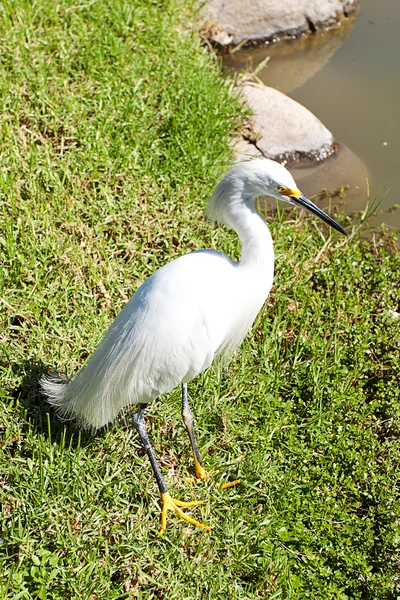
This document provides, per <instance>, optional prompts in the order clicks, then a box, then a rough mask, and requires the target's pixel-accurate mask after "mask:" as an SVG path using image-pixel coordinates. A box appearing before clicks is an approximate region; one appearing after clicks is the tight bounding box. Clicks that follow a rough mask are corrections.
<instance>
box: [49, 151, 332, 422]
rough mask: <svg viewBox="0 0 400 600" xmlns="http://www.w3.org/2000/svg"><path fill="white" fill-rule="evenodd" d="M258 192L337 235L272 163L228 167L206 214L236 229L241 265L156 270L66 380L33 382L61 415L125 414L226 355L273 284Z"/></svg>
mask: <svg viewBox="0 0 400 600" xmlns="http://www.w3.org/2000/svg"><path fill="white" fill-rule="evenodd" d="M261 194H262V195H270V196H273V197H275V198H278V199H281V200H285V201H288V202H294V203H296V204H300V205H302V206H304V207H305V208H307V209H309V210H311V211H312V212H314V213H316V214H318V215H319V216H321V215H323V216H322V218H323V219H324V220H325V221H327V222H329V224H330V225H332V226H333V227H335V228H336V229H339V230H341V231H343V230H342V229H341V228H340V226H338V225H337V224H336V223H335V222H334V221H333V220H332V219H330V217H327V215H325V214H324V213H322V211H320V210H319V209H317V207H315V206H314V205H313V204H312V203H310V201H308V200H306V199H305V198H304V196H302V195H301V194H300V192H299V191H298V189H297V187H296V184H295V182H294V180H293V178H292V176H291V175H290V173H289V172H288V171H287V170H286V169H285V168H284V167H283V166H281V165H280V164H278V163H275V162H273V161H270V160H266V159H256V160H253V161H250V162H246V163H241V164H239V165H236V166H235V167H233V168H232V169H231V171H229V172H228V173H227V174H226V175H225V177H224V178H223V179H222V180H221V182H220V183H219V184H218V185H217V187H216V189H215V190H214V193H213V195H212V197H211V199H210V203H209V208H208V215H209V217H210V218H211V219H213V220H216V221H218V222H220V223H224V224H226V225H228V226H229V227H231V228H233V229H234V230H235V231H236V232H237V234H238V235H239V238H240V241H241V244H242V255H241V260H240V262H234V261H232V260H230V259H229V258H228V257H227V256H225V255H224V254H222V253H219V252H215V251H212V250H207V251H199V252H192V253H190V254H187V255H185V256H182V257H180V258H178V259H176V260H174V261H172V262H170V263H168V264H167V265H165V266H164V267H162V268H161V269H159V270H158V271H156V272H155V273H154V274H153V275H152V276H151V277H149V278H148V279H147V280H146V281H145V282H144V283H143V284H142V285H141V286H140V288H139V289H138V290H137V292H136V293H135V294H134V296H133V297H132V298H131V300H130V301H129V302H128V304H127V305H126V306H125V308H124V309H123V310H122V311H121V312H120V313H119V315H118V316H117V318H116V319H115V321H114V322H113V323H112V325H111V326H110V328H109V329H108V331H107V333H106V335H105V337H104V339H103V341H102V342H101V344H100V345H99V347H98V349H97V350H96V352H95V353H94V354H93V356H92V357H91V358H90V359H89V361H88V363H87V364H86V365H85V366H84V367H83V368H82V369H81V371H80V372H79V373H78V374H77V376H76V377H75V378H74V379H72V381H70V382H68V383H62V382H61V381H60V380H59V379H58V378H57V377H53V376H51V375H50V376H47V377H43V378H42V382H41V383H42V390H43V392H44V393H45V394H46V395H47V396H48V398H49V402H50V403H51V404H52V405H54V406H55V407H56V408H57V410H58V412H59V414H60V416H62V417H64V418H73V417H74V418H76V419H77V420H78V421H79V422H80V424H81V425H82V426H85V427H91V428H95V429H97V428H99V427H102V426H104V425H106V424H107V423H110V422H111V421H113V420H114V419H115V417H116V416H117V415H118V413H119V412H120V411H121V410H122V409H123V408H124V407H126V406H129V405H132V404H139V403H148V402H151V401H152V400H153V399H154V398H156V397H157V396H159V395H161V394H163V393H165V392H168V391H170V390H172V389H173V388H174V387H176V386H177V385H178V384H180V383H186V382H188V381H190V380H191V379H193V378H194V377H195V376H196V375H198V374H199V373H200V372H201V371H203V370H204V369H206V368H207V367H209V366H210V364H211V363H212V361H213V359H214V358H215V356H216V355H219V354H223V355H224V356H225V358H226V359H227V358H229V357H230V356H232V354H233V353H234V351H235V350H236V349H237V348H238V347H239V346H240V344H241V342H242V340H243V338H244V336H245V335H246V333H247V332H248V330H249V329H250V328H251V326H252V324H253V322H254V319H255V318H256V316H257V313H258V312H259V310H260V308H261V307H262V305H263V303H264V302H265V300H266V298H267V296H268V294H269V291H270V289H271V285H272V278H273V269H274V253H273V245H272V240H271V235H270V232H269V229H268V227H267V225H266V223H265V222H264V220H263V219H262V217H261V216H260V215H259V214H258V213H257V211H256V209H255V207H254V200H255V198H256V197H257V196H259V195H261Z"/></svg>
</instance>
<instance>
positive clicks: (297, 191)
mask: <svg viewBox="0 0 400 600" xmlns="http://www.w3.org/2000/svg"><path fill="white" fill-rule="evenodd" d="M288 192H290V193H289V194H288V196H295V197H296V198H300V196H301V192H300V190H288Z"/></svg>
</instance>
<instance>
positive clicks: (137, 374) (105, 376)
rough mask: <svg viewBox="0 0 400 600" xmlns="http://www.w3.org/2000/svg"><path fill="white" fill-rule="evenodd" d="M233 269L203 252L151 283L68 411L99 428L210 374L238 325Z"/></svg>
mask: <svg viewBox="0 0 400 600" xmlns="http://www.w3.org/2000/svg"><path fill="white" fill-rule="evenodd" d="M234 269H235V263H232V261H230V260H229V259H228V258H227V257H225V256H224V255H222V254H219V253H217V252H211V251H203V252H194V253H191V254H188V255H185V256H182V257H180V258H178V259H176V260H175V261H172V262H170V263H168V264H167V265H166V266H165V267H162V268H161V269H159V270H158V271H156V273H154V274H153V275H152V276H151V277H149V279H147V280H146V281H145V282H144V283H143V284H142V286H141V287H140V288H139V289H138V290H137V292H136V293H135V294H134V296H133V297H132V298H131V299H130V301H129V302H128V304H127V305H126V306H125V307H124V309H123V310H122V311H121V312H120V313H119V315H118V316H117V318H116V319H115V321H114V322H113V323H112V325H111V326H110V328H109V329H108V331H107V333H106V335H105V336H104V338H103V340H102V342H101V344H100V345H99V347H98V349H97V350H96V352H95V353H94V354H93V356H92V357H91V358H90V359H89V361H88V363H87V364H86V366H85V367H84V368H83V369H82V370H81V371H80V372H79V373H78V375H77V376H76V378H75V379H74V380H72V381H71V383H70V384H69V386H68V387H67V388H66V390H65V399H64V400H63V402H64V403H65V404H68V405H69V406H70V408H69V409H68V412H70V413H71V414H75V415H78V417H79V416H80V417H81V419H82V421H85V422H88V423H89V424H91V425H93V426H94V427H100V426H102V425H104V424H106V423H108V422H110V421H112V420H113V419H114V418H115V417H116V416H117V414H118V413H119V412H120V410H121V409H122V408H123V407H125V406H127V405H129V404H136V403H139V402H150V401H151V400H152V399H154V398H156V397H157V396H158V395H161V394H162V393H164V392H167V391H170V390H172V389H173V388H174V387H175V386H176V385H178V384H179V383H180V382H182V381H189V380H190V379H192V378H193V377H195V375H197V373H199V372H200V371H202V370H203V369H205V368H207V367H208V366H209V365H210V364H211V362H212V360H213V357H214V355H215V352H216V351H217V349H218V347H219V346H220V345H221V343H222V341H223V340H224V338H225V337H226V335H227V329H229V325H230V323H231V320H232V319H231V312H232V308H231V306H232V303H231V304H229V302H228V300H229V299H232V295H233V293H234V289H233V288H234V286H233V283H234V282H235V277H234V275H233V270H234ZM233 304H234V303H233Z"/></svg>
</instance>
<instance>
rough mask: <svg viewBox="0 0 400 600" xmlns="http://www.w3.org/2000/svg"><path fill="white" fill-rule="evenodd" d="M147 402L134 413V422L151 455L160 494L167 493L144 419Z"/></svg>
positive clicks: (149, 455)
mask: <svg viewBox="0 0 400 600" xmlns="http://www.w3.org/2000/svg"><path fill="white" fill-rule="evenodd" d="M146 407H147V404H141V405H140V406H139V409H138V410H137V411H136V412H135V414H134V415H133V422H134V423H135V427H136V431H137V432H138V434H139V436H140V439H141V440H142V444H143V447H144V449H145V450H146V454H147V456H148V457H149V461H150V464H151V467H152V469H153V472H154V475H155V477H156V481H157V485H158V489H159V490H160V494H165V493H166V492H167V486H166V485H165V481H164V479H163V476H162V475H161V471H160V467H159V466H158V464H157V461H156V457H155V456H154V452H153V448H152V447H151V444H150V440H149V436H148V435H147V431H146V424H145V421H144V411H145V410H146Z"/></svg>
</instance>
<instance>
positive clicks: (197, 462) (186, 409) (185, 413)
mask: <svg viewBox="0 0 400 600" xmlns="http://www.w3.org/2000/svg"><path fill="white" fill-rule="evenodd" d="M182 419H183V422H184V423H185V427H186V430H187V432H188V434H189V439H190V443H191V444H192V449H193V457H194V467H195V472H196V477H197V479H205V478H206V472H205V470H204V467H203V463H202V462H201V458H200V452H199V448H198V446H197V441H196V435H195V432H194V419H193V413H192V410H191V408H190V406H189V399H188V391H187V383H182Z"/></svg>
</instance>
